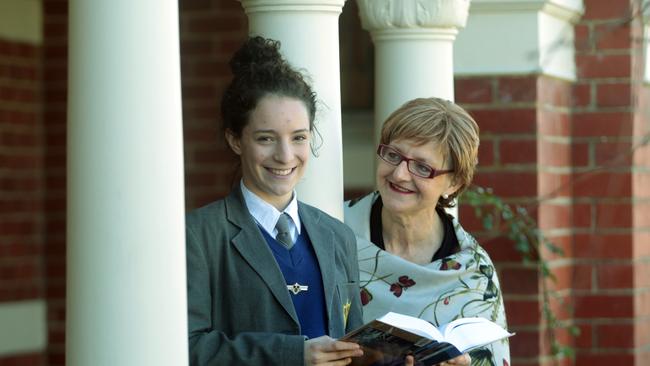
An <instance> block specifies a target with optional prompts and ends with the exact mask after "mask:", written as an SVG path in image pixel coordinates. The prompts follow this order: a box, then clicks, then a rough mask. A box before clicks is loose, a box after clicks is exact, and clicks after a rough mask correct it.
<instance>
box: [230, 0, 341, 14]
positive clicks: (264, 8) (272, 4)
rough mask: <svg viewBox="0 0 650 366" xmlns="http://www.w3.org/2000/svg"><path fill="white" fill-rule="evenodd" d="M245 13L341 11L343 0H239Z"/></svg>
mask: <svg viewBox="0 0 650 366" xmlns="http://www.w3.org/2000/svg"><path fill="white" fill-rule="evenodd" d="M239 2H240V3H241V4H242V7H243V8H244V11H245V12H246V14H250V13H258V12H277V11H281V12H288V11H298V12H335V13H341V11H342V10H343V5H344V4H345V0H239Z"/></svg>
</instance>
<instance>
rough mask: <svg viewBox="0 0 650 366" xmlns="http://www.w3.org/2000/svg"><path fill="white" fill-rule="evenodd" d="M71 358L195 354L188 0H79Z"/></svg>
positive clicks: (106, 361) (149, 359)
mask: <svg viewBox="0 0 650 366" xmlns="http://www.w3.org/2000/svg"><path fill="white" fill-rule="evenodd" d="M69 11H70V23H69V24H70V28H69V41H70V51H69V55H70V59H69V68H68V70H69V73H70V74H69V84H68V85H69V89H68V90H69V95H68V113H69V121H68V151H67V156H68V173H67V179H68V188H67V192H68V193H67V194H68V201H67V205H68V207H67V210H68V217H67V237H68V244H67V245H68V247H67V263H68V264H67V265H68V268H67V270H68V273H67V324H66V337H67V340H66V361H67V364H68V365H71V366H75V365H79V366H85V365H106V366H114V365H121V366H127V365H134V366H136V365H137V366H141V365H187V363H188V345H187V334H188V333H187V300H186V281H185V278H186V275H185V234H184V232H185V230H184V191H183V190H184V188H183V146H182V144H183V141H182V119H181V92H180V91H181V87H180V61H179V34H178V3H177V2H176V1H159V0H138V1H132V0H112V1H103V0H72V1H70V6H69Z"/></svg>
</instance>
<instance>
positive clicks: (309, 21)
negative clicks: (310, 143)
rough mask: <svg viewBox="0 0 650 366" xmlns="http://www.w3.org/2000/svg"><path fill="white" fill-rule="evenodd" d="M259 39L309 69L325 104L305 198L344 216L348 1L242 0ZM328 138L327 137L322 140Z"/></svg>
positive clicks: (321, 108)
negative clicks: (343, 38) (343, 75)
mask: <svg viewBox="0 0 650 366" xmlns="http://www.w3.org/2000/svg"><path fill="white" fill-rule="evenodd" d="M240 1H241V3H242V6H243V7H244V10H245V11H246V15H248V20H249V23H248V25H249V32H250V34H253V35H256V34H258V35H262V36H265V37H269V38H273V39H277V40H279V41H280V42H282V47H281V51H282V53H283V54H284V55H285V56H286V58H287V60H288V61H289V62H290V63H291V64H292V65H293V66H294V67H297V68H299V69H303V70H304V71H306V74H307V75H308V76H309V79H311V81H312V85H313V87H314V91H315V92H316V94H317V96H318V100H319V102H320V103H319V104H318V105H317V108H318V111H317V115H316V128H317V129H318V132H319V134H320V136H318V134H315V135H314V138H315V140H314V141H315V146H316V147H318V150H317V154H318V156H312V157H311V161H310V162H309V164H308V166H307V172H306V173H305V176H304V177H303V179H302V181H301V183H300V184H299V185H298V187H297V191H298V197H299V199H300V200H302V201H305V202H307V203H309V204H311V205H314V206H316V207H318V208H320V209H321V210H323V211H325V212H327V213H328V214H330V215H332V216H334V217H337V218H339V219H342V218H343V138H342V136H341V84H340V72H339V64H340V61H339V28H338V18H339V15H340V14H341V10H342V8H343V3H344V2H345V0H297V1H296V0H273V1H269V0H240ZM321 137H322V138H321ZM324 182H327V184H323V183H324Z"/></svg>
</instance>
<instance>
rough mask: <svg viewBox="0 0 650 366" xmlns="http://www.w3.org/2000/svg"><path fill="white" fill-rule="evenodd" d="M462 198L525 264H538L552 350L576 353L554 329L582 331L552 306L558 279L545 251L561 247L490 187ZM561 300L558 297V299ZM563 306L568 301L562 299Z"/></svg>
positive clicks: (558, 354) (521, 209)
mask: <svg viewBox="0 0 650 366" xmlns="http://www.w3.org/2000/svg"><path fill="white" fill-rule="evenodd" d="M461 201H462V203H463V204H467V205H469V206H471V207H472V208H473V209H474V214H475V215H476V217H477V218H478V219H479V220H480V222H481V223H482V224H483V228H484V229H485V230H486V231H488V232H492V233H497V235H500V236H505V237H507V238H508V239H510V240H511V241H512V242H513V244H514V247H515V249H516V250H517V252H518V253H520V254H521V257H522V261H523V263H524V264H526V265H536V266H537V268H538V270H539V273H540V274H541V275H542V280H541V281H540V283H541V286H542V316H543V319H544V323H545V326H546V330H547V332H546V334H547V336H548V337H549V341H550V344H551V352H552V353H553V356H555V358H556V359H560V358H563V357H574V355H575V351H574V349H573V348H572V347H571V346H569V345H564V344H561V343H560V342H559V341H558V340H557V338H556V337H555V332H554V331H553V330H555V329H558V328H565V329H567V331H568V332H569V334H571V335H572V336H574V337H575V336H577V335H578V334H579V329H578V328H577V327H576V326H575V325H571V324H567V323H563V322H561V321H560V320H558V319H557V317H556V316H555V314H554V313H553V311H552V308H551V297H552V296H554V294H553V293H552V292H551V291H550V290H549V289H548V281H553V282H555V281H556V278H555V276H554V275H553V272H552V271H551V270H550V268H549V264H548V261H547V260H546V259H545V258H544V256H543V254H544V252H545V251H546V252H549V253H553V254H555V255H558V256H562V255H563V254H564V253H563V251H562V248H560V247H558V246H556V245H555V244H553V243H552V242H551V241H550V240H548V239H547V238H546V237H545V236H544V235H543V234H542V232H541V231H540V229H539V227H538V226H537V222H536V221H535V219H533V218H532V217H531V216H530V215H529V214H528V210H526V208H525V207H522V206H518V205H517V206H514V207H513V206H511V205H510V204H508V203H506V202H504V201H503V200H502V199H501V198H500V197H498V196H496V195H495V194H494V193H493V192H492V190H491V189H490V188H483V187H479V186H472V187H470V188H469V189H468V190H466V191H465V192H464V193H463V195H462V197H461ZM558 300H559V299H558ZM561 305H562V306H565V307H568V306H569V304H566V303H564V302H561Z"/></svg>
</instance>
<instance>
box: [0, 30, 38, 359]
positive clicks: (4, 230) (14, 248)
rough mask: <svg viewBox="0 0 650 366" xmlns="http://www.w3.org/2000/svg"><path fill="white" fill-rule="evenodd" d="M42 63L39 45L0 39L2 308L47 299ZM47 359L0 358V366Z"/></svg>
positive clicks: (34, 357) (0, 286)
mask: <svg viewBox="0 0 650 366" xmlns="http://www.w3.org/2000/svg"><path fill="white" fill-rule="evenodd" d="M40 61H41V47H40V45H33V44H29V43H23V42H17V41H10V40H5V39H0V303H3V302H14V301H22V300H34V299H41V298H43V296H44V283H43V261H42V253H43V238H44V236H43V226H44V222H43V196H44V191H45V187H44V182H43V166H44V162H43V151H44V146H43V129H42V120H41V115H40V109H41V89H42V83H41V63H40ZM43 359H44V357H43V355H42V354H40V353H37V354H21V355H14V356H10V357H2V356H0V365H2V366H5V365H42V364H43Z"/></svg>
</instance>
